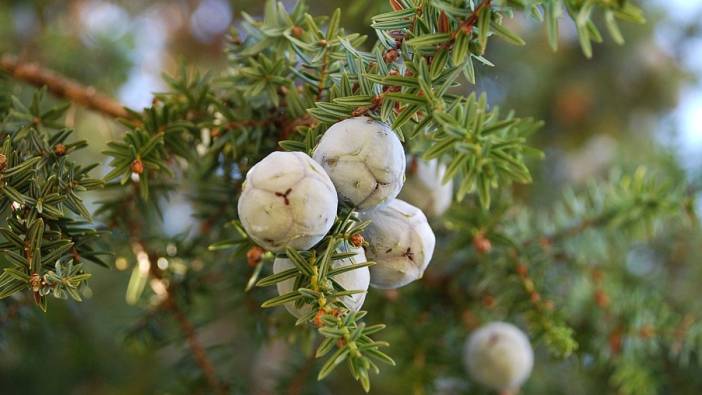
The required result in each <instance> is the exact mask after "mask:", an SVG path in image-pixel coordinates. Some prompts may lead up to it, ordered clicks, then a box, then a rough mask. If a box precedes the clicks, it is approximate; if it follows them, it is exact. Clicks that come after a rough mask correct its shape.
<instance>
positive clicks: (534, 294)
mask: <svg viewBox="0 0 702 395" xmlns="http://www.w3.org/2000/svg"><path fill="white" fill-rule="evenodd" d="M529 300H531V303H534V304H536V303H539V301H541V295H539V293H538V292H532V293H531V294H530V295H529Z"/></svg>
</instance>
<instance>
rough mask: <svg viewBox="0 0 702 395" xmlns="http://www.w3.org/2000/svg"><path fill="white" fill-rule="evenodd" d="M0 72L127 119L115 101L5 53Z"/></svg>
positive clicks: (123, 108) (118, 103)
mask: <svg viewBox="0 0 702 395" xmlns="http://www.w3.org/2000/svg"><path fill="white" fill-rule="evenodd" d="M0 70H3V71H5V72H6V73H8V74H9V75H10V76H11V77H12V78H14V79H17V80H20V81H24V82H26V83H28V84H30V85H34V86H36V87H43V86H46V88H47V89H48V90H49V92H51V93H53V94H54V95H56V96H58V97H61V98H64V99H67V100H69V101H71V102H73V103H77V104H80V105H82V106H84V107H87V108H89V109H91V110H93V111H97V112H99V113H101V114H103V115H106V116H109V117H112V118H129V117H130V114H129V112H128V111H127V110H126V108H125V107H124V106H123V105H122V104H121V103H120V102H118V101H116V100H114V99H112V98H110V97H108V96H105V95H103V94H100V93H98V92H97V91H96V90H95V88H93V87H92V86H85V85H83V84H81V83H79V82H77V81H75V80H72V79H70V78H67V77H65V76H63V75H61V74H59V73H56V72H54V71H52V70H49V69H46V68H44V67H41V66H40V65H39V64H37V63H24V62H22V61H20V60H18V59H17V57H15V56H13V55H10V54H4V55H2V56H0Z"/></svg>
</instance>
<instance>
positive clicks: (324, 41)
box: [319, 39, 329, 47]
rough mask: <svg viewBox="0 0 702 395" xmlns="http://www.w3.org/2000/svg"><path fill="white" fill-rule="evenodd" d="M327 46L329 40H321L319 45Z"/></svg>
mask: <svg viewBox="0 0 702 395" xmlns="http://www.w3.org/2000/svg"><path fill="white" fill-rule="evenodd" d="M327 44H329V41H327V40H325V39H321V40H319V45H320V46H322V47H326V46H327Z"/></svg>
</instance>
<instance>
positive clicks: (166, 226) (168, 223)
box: [162, 193, 196, 237]
mask: <svg viewBox="0 0 702 395" xmlns="http://www.w3.org/2000/svg"><path fill="white" fill-rule="evenodd" d="M162 207H163V232H164V233H165V234H166V236H169V237H173V236H176V235H179V234H181V233H183V232H185V231H187V230H188V229H191V227H192V225H194V224H195V223H196V220H195V219H194V218H193V207H192V205H191V204H190V202H189V201H188V200H187V199H186V197H185V194H183V193H179V194H175V195H173V196H172V197H171V199H169V200H168V201H164V202H163V206H162Z"/></svg>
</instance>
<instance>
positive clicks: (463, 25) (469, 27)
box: [461, 23, 473, 34]
mask: <svg viewBox="0 0 702 395" xmlns="http://www.w3.org/2000/svg"><path fill="white" fill-rule="evenodd" d="M461 30H463V32H464V33H466V34H470V32H472V31H473V26H472V25H470V24H467V23H461Z"/></svg>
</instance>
